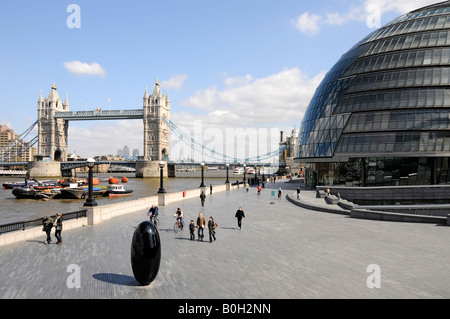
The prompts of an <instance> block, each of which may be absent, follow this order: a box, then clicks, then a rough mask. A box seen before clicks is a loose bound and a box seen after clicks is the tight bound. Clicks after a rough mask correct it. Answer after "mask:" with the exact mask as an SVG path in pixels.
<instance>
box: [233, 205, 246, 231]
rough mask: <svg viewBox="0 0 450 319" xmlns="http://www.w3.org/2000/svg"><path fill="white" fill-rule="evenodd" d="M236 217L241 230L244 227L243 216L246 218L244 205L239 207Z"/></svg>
mask: <svg viewBox="0 0 450 319" xmlns="http://www.w3.org/2000/svg"><path fill="white" fill-rule="evenodd" d="M234 218H236V219H237V222H238V227H239V230H241V229H242V218H245V214H244V211H243V210H242V207H239V209H238V210H237V211H236V214H235V215H234Z"/></svg>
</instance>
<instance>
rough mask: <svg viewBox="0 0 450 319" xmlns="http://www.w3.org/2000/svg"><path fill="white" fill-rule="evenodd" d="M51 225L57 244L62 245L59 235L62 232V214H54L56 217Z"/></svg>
mask: <svg viewBox="0 0 450 319" xmlns="http://www.w3.org/2000/svg"><path fill="white" fill-rule="evenodd" d="M53 225H54V226H55V237H56V240H57V242H56V243H57V244H58V245H62V237H61V232H62V215H61V214H60V213H57V214H56V219H55V221H54V222H53Z"/></svg>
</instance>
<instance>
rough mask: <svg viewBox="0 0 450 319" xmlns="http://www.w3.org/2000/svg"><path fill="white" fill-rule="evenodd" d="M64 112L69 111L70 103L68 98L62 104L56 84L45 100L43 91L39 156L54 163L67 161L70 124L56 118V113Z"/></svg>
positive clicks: (40, 110) (40, 106) (40, 104)
mask: <svg viewBox="0 0 450 319" xmlns="http://www.w3.org/2000/svg"><path fill="white" fill-rule="evenodd" d="M64 111H66V112H67V111H69V102H68V100H67V96H66V100H65V102H64V103H63V102H62V100H61V98H60V97H59V95H58V90H57V89H56V86H55V84H53V86H52V89H51V91H50V94H49V95H48V97H46V98H45V99H43V98H42V91H41V94H40V96H39V100H38V136H39V141H38V143H39V148H38V155H39V156H43V157H49V158H50V159H51V160H52V161H67V151H68V148H67V140H68V130H69V122H68V121H66V120H64V119H61V118H55V112H64Z"/></svg>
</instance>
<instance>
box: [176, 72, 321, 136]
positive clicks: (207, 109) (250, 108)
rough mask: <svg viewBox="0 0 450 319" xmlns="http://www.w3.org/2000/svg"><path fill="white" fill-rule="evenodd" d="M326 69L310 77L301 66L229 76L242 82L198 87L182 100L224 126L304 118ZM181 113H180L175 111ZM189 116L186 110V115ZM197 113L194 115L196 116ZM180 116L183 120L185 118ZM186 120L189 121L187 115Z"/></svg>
mask: <svg viewBox="0 0 450 319" xmlns="http://www.w3.org/2000/svg"><path fill="white" fill-rule="evenodd" d="M324 75H325V73H324V72H321V73H320V74H318V75H317V76H315V77H313V78H310V77H308V76H307V75H306V74H305V73H303V72H302V71H301V70H300V69H298V68H293V69H285V70H282V71H281V72H279V73H277V74H273V75H270V76H268V77H265V78H260V79H253V77H251V76H250V75H247V76H244V77H235V78H227V79H225V80H224V83H225V84H228V85H229V84H231V83H232V84H236V79H238V78H241V79H245V80H246V81H243V82H242V85H239V86H231V87H230V86H227V87H226V88H225V89H223V90H219V89H218V88H217V86H213V87H210V88H207V89H204V90H199V91H196V92H195V94H194V95H193V96H192V97H190V98H188V99H186V100H185V101H183V102H182V104H183V105H184V106H185V107H189V108H192V109H196V110H199V111H201V112H203V113H206V114H204V115H202V118H203V119H204V121H205V122H206V123H209V124H211V125H215V126H220V127H233V126H255V127H260V126H261V125H268V126H270V125H273V124H274V123H275V124H277V123H286V122H292V121H294V122H295V121H300V120H301V118H302V116H303V113H304V112H305V110H306V107H307V105H308V103H309V101H310V100H311V98H312V95H313V94H314V92H315V90H316V88H317V86H318V85H319V84H320V81H321V80H322V79H323V77H324ZM173 116H174V117H177V114H173ZM185 116H188V115H187V114H183V115H182V118H185ZM196 117H197V116H196V115H192V117H191V118H192V119H195V118H196ZM182 118H180V121H181V119H182ZM182 122H184V123H186V122H189V121H186V120H185V119H184V120H182Z"/></svg>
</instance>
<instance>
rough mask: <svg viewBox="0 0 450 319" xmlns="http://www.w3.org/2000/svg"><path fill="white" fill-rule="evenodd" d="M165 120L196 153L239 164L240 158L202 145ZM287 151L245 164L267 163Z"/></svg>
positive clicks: (248, 159) (259, 157)
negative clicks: (266, 161)
mask: <svg viewBox="0 0 450 319" xmlns="http://www.w3.org/2000/svg"><path fill="white" fill-rule="evenodd" d="M163 120H164V122H165V123H166V124H167V125H168V126H169V128H170V130H171V131H172V132H174V133H175V135H177V136H178V138H179V139H180V140H182V141H183V142H185V143H186V144H188V145H189V146H190V147H191V148H192V149H193V150H194V151H197V152H199V153H201V154H203V155H207V156H208V157H211V158H213V159H215V160H217V161H218V162H223V161H225V162H238V158H237V157H231V156H228V155H226V154H222V153H219V152H216V150H214V149H211V148H209V147H207V146H205V145H203V144H201V143H200V142H198V141H197V140H195V139H194V138H193V137H191V136H190V135H189V134H187V133H186V132H184V131H183V130H182V129H181V128H180V127H179V126H178V125H176V124H175V123H173V122H172V121H168V120H167V119H165V118H164V117H163ZM285 149H286V146H283V147H281V148H279V149H277V150H273V151H271V152H268V153H266V154H261V155H257V156H253V157H249V158H245V159H244V162H261V161H265V160H268V159H271V158H273V157H275V156H278V155H279V154H280V153H282V152H284V150H285ZM205 153H206V154H205Z"/></svg>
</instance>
